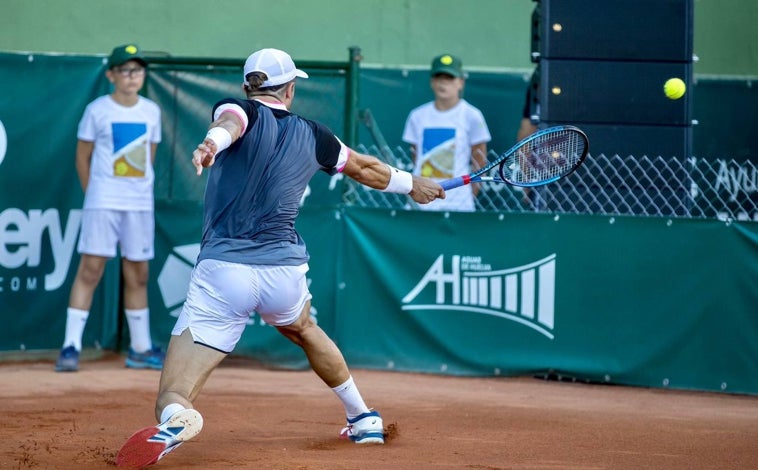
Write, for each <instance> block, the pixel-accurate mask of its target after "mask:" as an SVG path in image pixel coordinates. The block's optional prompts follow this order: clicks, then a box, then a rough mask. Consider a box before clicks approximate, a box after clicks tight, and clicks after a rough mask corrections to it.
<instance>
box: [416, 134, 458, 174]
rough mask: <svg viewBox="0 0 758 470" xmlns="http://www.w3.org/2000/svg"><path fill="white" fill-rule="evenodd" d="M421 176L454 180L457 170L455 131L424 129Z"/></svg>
mask: <svg viewBox="0 0 758 470" xmlns="http://www.w3.org/2000/svg"><path fill="white" fill-rule="evenodd" d="M418 164H419V165H421V176H426V177H428V178H452V177H453V170H454V168H455V129H453V128H452V127H449V128H428V129H424V135H423V138H422V141H421V157H420V158H419V162H418Z"/></svg>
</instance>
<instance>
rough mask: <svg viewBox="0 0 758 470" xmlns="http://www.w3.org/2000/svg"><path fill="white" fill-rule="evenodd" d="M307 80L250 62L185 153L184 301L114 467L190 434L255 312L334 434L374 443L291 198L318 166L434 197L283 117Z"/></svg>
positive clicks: (142, 459)
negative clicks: (315, 305) (198, 200)
mask: <svg viewBox="0 0 758 470" xmlns="http://www.w3.org/2000/svg"><path fill="white" fill-rule="evenodd" d="M297 78H308V75H307V74H306V73H305V72H303V71H302V70H299V69H297V68H296V67H295V64H294V62H293V61H292V59H291V58H290V56H289V55H288V54H287V53H286V52H284V51H281V50H278V49H262V50H259V51H257V52H255V53H253V54H252V55H250V57H248V59H247V61H246V62H245V66H244V83H243V85H242V87H243V89H244V91H245V94H246V96H247V98H248V99H246V100H243V99H232V98H230V99H224V100H222V101H220V102H219V103H217V104H216V105H215V106H214V107H213V122H212V123H211V125H210V130H209V131H208V134H207V135H206V136H205V138H204V139H203V141H202V142H201V143H200V144H199V145H198V146H197V149H196V150H195V151H194V152H193V158H192V163H193V164H194V165H195V167H196V168H197V174H198V175H200V174H201V172H202V169H203V168H204V167H205V168H208V167H212V169H211V170H210V173H209V176H208V185H207V187H206V193H205V215H204V228H203V239H202V247H201V250H200V254H199V256H198V260H197V264H196V265H195V268H194V270H193V273H192V278H191V281H190V286H189V292H188V294H187V300H186V302H185V304H184V308H183V310H182V312H181V314H180V316H179V318H178V320H177V322H176V325H175V327H174V329H173V331H172V336H171V341H170V342H169V346H168V351H167V353H166V360H165V364H164V367H163V370H162V372H161V380H160V386H159V392H158V397H157V400H156V407H155V413H156V414H155V416H156V419H157V421H158V422H159V423H161V424H159V425H157V426H150V427H147V428H144V429H142V430H140V431H138V432H136V433H135V434H134V435H132V437H130V438H129V440H128V441H127V442H126V443H125V444H124V446H123V447H122V448H121V450H120V451H119V453H118V456H117V459H116V460H117V463H118V465H121V466H130V467H143V466H146V465H150V464H152V463H155V462H157V461H158V460H159V459H161V458H162V457H163V456H164V455H166V454H167V453H169V452H171V451H172V450H174V449H176V448H177V446H179V445H180V444H182V443H183V442H186V441H187V440H188V439H191V438H192V437H194V436H196V435H197V434H198V433H199V432H200V430H201V428H202V426H203V418H202V416H201V415H200V413H199V412H198V411H197V410H195V409H194V408H193V405H192V403H193V401H194V400H195V399H196V398H197V396H198V394H199V393H200V390H201V389H202V387H203V385H204V384H205V382H206V380H207V379H208V377H209V375H210V373H211V372H212V371H213V370H214V369H215V368H216V366H218V364H219V363H220V362H221V361H222V360H223V359H224V358H225V357H226V356H227V355H228V354H229V353H230V352H232V350H233V349H234V348H235V345H236V344H237V342H238V341H239V339H240V336H241V335H242V333H243V331H244V329H245V325H246V324H247V321H248V318H249V316H250V314H251V313H252V312H257V313H258V314H259V315H260V316H261V318H262V319H263V320H265V321H266V323H268V324H269V325H273V326H274V327H276V328H277V329H278V330H279V332H280V333H281V334H283V335H284V336H285V337H287V338H288V339H289V340H291V341H292V342H293V343H295V344H296V345H298V346H300V347H301V348H302V349H303V351H304V352H305V355H306V357H307V358H308V361H309V363H310V365H311V367H312V369H313V371H314V372H315V373H316V374H317V375H318V376H319V377H320V378H321V379H322V380H323V381H324V383H326V385H327V386H329V387H330V388H331V389H332V390H333V391H334V393H335V394H336V395H337V397H338V398H339V399H340V400H341V402H342V404H343V405H344V409H345V414H346V417H347V424H346V426H345V427H344V429H342V431H341V433H340V437H343V438H347V439H350V440H352V441H353V442H355V443H358V444H383V443H384V428H383V423H382V417H381V416H380V414H379V413H378V412H377V411H376V410H372V409H370V408H368V407H367V406H366V404H365V402H364V401H363V398H362V396H361V393H360V392H359V390H358V387H357V386H356V384H355V382H354V381H353V378H352V376H351V374H350V371H349V369H348V367H347V364H346V362H345V359H344V357H343V356H342V353H341V352H340V350H339V349H338V348H337V346H336V345H335V343H334V342H333V341H332V340H331V339H330V338H329V337H328V336H327V335H326V334H325V333H324V331H323V330H322V329H321V328H320V327H319V326H318V325H317V324H316V323H315V322H314V321H313V319H312V318H311V316H310V309H311V294H310V292H309V291H308V287H307V285H306V278H305V274H306V272H307V271H308V260H309V254H308V252H307V250H306V246H305V243H304V241H303V239H302V238H301V237H300V235H299V234H298V233H297V232H296V231H295V228H294V226H295V219H296V217H297V214H298V210H299V204H300V199H301V197H302V195H303V193H304V191H305V189H306V186H307V184H308V182H309V181H310V179H311V178H312V177H313V175H314V174H315V173H316V172H317V171H319V170H321V171H325V172H327V173H329V174H335V173H338V172H341V173H342V174H344V175H347V176H349V177H350V178H352V179H354V180H356V181H358V182H359V183H362V184H364V185H366V186H369V187H371V188H375V189H378V190H381V191H386V192H392V193H401V194H408V195H410V197H411V198H413V199H414V200H415V201H416V202H419V203H422V204H425V203H428V202H431V201H433V200H435V199H437V198H444V197H445V192H444V191H443V190H442V188H441V187H440V186H439V185H438V184H437V183H436V182H434V181H433V180H431V179H428V178H423V177H420V176H413V175H411V174H410V173H407V172H405V171H401V170H398V169H397V168H393V167H391V166H388V165H387V164H385V163H383V162H381V161H380V160H378V159H376V158H374V157H372V156H369V155H364V154H361V153H358V152H356V151H354V150H352V149H350V148H348V147H347V146H345V145H344V144H343V143H342V142H340V140H339V139H338V138H337V137H335V135H334V134H333V133H332V132H331V131H330V130H329V129H328V128H327V127H326V126H324V125H322V124H320V123H318V122H315V121H311V120H308V119H305V118H303V117H300V116H298V115H296V114H293V113H290V112H289V109H290V107H291V105H292V101H293V99H294V97H295V89H296V79H297Z"/></svg>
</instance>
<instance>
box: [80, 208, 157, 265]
mask: <svg viewBox="0 0 758 470" xmlns="http://www.w3.org/2000/svg"><path fill="white" fill-rule="evenodd" d="M154 240H155V219H154V217H153V212H152V211H117V210H111V209H84V210H83V211H82V229H81V232H80V234H79V245H78V246H77V249H78V251H79V253H83V254H87V255H94V256H102V257H105V258H114V257H115V256H116V246H117V245H118V247H119V248H120V249H121V256H122V257H123V258H126V259H128V260H129V261H147V260H150V259H153V256H154V249H153V243H154Z"/></svg>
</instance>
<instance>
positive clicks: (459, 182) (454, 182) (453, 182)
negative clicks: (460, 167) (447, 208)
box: [440, 175, 471, 191]
mask: <svg viewBox="0 0 758 470" xmlns="http://www.w3.org/2000/svg"><path fill="white" fill-rule="evenodd" d="M470 181H471V177H470V176H468V175H466V176H456V177H455V178H450V179H449V180H444V181H440V186H442V189H444V190H445V191H447V190H448V189H453V188H458V187H460V186H463V185H466V184H468V183H469V182H470Z"/></svg>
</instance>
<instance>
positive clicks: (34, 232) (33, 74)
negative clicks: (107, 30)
mask: <svg viewBox="0 0 758 470" xmlns="http://www.w3.org/2000/svg"><path fill="white" fill-rule="evenodd" d="M0 63H2V66H1V67H0V83H2V85H3V94H2V97H0V188H2V189H1V190H0V309H1V311H0V313H1V314H2V315H3V316H4V317H5V318H6V319H7V320H10V321H5V322H4V324H5V325H7V327H6V328H2V329H1V330H0V350H2V351H5V350H11V351H13V350H19V349H20V350H24V349H44V348H51V347H55V348H57V347H60V345H61V344H62V343H63V335H64V328H65V322H66V306H67V305H68V295H69V290H70V288H71V283H72V282H73V279H74V275H75V274H76V268H77V265H78V262H79V256H78V254H77V253H76V243H77V240H78V235H79V225H80V221H81V204H82V200H83V192H82V190H81V187H80V185H79V179H78V177H77V175H76V171H75V168H74V156H75V149H76V131H77V125H78V123H79V119H80V118H81V115H82V113H83V112H84V108H85V106H86V105H87V103H89V102H90V101H91V100H92V99H94V98H95V97H96V96H98V95H100V94H103V93H105V92H106V90H107V88H105V86H106V84H107V81H106V80H105V77H104V76H103V71H104V65H103V61H102V59H97V58H93V57H76V56H67V57H60V56H49V55H33V54H0ZM114 269H115V273H116V274H117V273H118V266H117V265H116V264H115V263H111V265H109V266H108V268H107V270H108V273H112V272H113V270H114ZM106 277H107V278H108V279H109V280H106V281H104V282H103V283H102V285H101V286H100V287H99V289H98V292H96V294H95V298H94V302H93V306H92V315H91V316H90V319H89V321H88V323H87V328H86V330H85V332H84V333H85V334H84V338H83V342H84V344H85V345H86V346H87V347H92V346H94V345H95V344H99V345H102V346H107V345H110V346H113V345H115V343H113V339H114V337H115V331H116V322H115V318H114V315H113V312H114V311H115V308H116V303H117V299H116V302H114V301H112V300H111V299H113V297H112V296H106V291H108V292H110V289H114V288H117V283H118V281H117V278H115V285H114V281H110V275H108V276H106ZM105 311H107V312H108V313H107V314H106V313H105ZM40 325H44V330H45V333H40Z"/></svg>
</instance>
